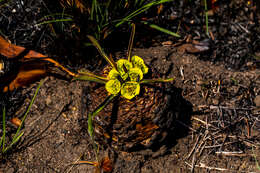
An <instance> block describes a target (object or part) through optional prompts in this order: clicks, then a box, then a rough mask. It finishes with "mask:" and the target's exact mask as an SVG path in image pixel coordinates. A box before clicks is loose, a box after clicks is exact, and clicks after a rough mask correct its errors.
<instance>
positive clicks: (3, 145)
mask: <svg viewBox="0 0 260 173" xmlns="http://www.w3.org/2000/svg"><path fill="white" fill-rule="evenodd" d="M5 135H6V127H5V106H4V107H3V136H2V137H1V141H0V146H1V145H2V152H3V151H4V150H5Z"/></svg>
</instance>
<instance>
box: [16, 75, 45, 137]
mask: <svg viewBox="0 0 260 173" xmlns="http://www.w3.org/2000/svg"><path fill="white" fill-rule="evenodd" d="M43 82H44V80H41V81H40V83H39V85H38V86H37V89H36V91H35V93H34V95H33V98H32V100H31V102H30V104H29V106H28V108H27V110H26V112H25V114H24V116H23V119H22V122H21V125H20V126H19V127H18V129H17V131H16V134H15V135H14V137H13V140H12V141H14V140H16V138H17V136H18V135H19V133H20V131H21V128H22V125H23V124H24V121H25V119H26V117H27V115H28V113H29V111H30V109H31V107H32V105H33V103H34V101H35V99H36V96H37V94H38V92H39V90H40V88H41V86H42V84H43Z"/></svg>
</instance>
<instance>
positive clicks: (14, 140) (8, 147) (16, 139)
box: [3, 132, 24, 153]
mask: <svg viewBox="0 0 260 173" xmlns="http://www.w3.org/2000/svg"><path fill="white" fill-rule="evenodd" d="M23 134H24V132H21V133H20V134H19V135H18V136H17V137H16V138H14V139H13V140H12V142H11V144H10V145H8V146H7V147H6V148H5V150H4V151H3V153H5V152H6V151H8V150H9V149H10V148H12V146H13V145H14V144H16V143H17V142H18V141H19V140H20V138H21V137H22V136H23Z"/></svg>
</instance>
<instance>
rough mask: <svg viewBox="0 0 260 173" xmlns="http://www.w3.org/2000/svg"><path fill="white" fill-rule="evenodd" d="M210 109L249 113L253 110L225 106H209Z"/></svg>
mask: <svg viewBox="0 0 260 173" xmlns="http://www.w3.org/2000/svg"><path fill="white" fill-rule="evenodd" d="M209 108H210V109H234V110H247V111H250V110H252V109H253V108H235V107H227V106H214V105H210V106H209Z"/></svg>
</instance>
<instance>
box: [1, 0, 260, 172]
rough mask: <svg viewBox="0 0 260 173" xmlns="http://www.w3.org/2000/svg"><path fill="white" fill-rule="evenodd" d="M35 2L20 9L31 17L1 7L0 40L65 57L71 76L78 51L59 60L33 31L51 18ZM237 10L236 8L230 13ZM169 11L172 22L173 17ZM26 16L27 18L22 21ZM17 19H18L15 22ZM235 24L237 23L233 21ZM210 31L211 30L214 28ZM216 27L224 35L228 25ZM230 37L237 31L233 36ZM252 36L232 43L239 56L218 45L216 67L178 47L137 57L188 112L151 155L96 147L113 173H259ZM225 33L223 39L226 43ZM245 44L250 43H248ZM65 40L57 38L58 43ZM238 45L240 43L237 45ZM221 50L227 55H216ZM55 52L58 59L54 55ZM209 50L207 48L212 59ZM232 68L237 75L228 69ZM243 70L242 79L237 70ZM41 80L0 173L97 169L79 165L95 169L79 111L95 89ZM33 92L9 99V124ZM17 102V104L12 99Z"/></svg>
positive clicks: (47, 39) (46, 39) (258, 73)
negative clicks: (43, 19)
mask: <svg viewBox="0 0 260 173" xmlns="http://www.w3.org/2000/svg"><path fill="white" fill-rule="evenodd" d="M19 2H21V1H19ZM33 2H34V1H26V2H25V6H26V5H27V6H28V7H30V8H28V9H27V8H20V6H17V5H19V3H15V2H11V3H10V5H9V6H6V7H5V8H4V9H5V10H3V13H2V15H0V21H1V28H3V29H2V30H1V32H3V33H4V34H5V36H6V37H7V38H9V39H10V40H11V41H12V42H13V43H17V44H18V45H21V46H27V47H29V48H33V49H34V50H37V51H39V52H41V53H46V54H52V55H61V54H66V53H67V52H68V54H66V56H64V58H65V60H62V59H58V60H61V62H62V63H64V64H65V65H67V66H70V67H71V68H73V67H72V66H73V63H72V62H71V61H74V60H71V59H69V58H68V57H69V56H70V55H72V54H73V53H72V52H73V51H75V49H76V48H75V47H76V46H75V45H77V44H75V45H74V46H75V47H74V46H72V48H71V50H70V49H69V48H68V47H65V48H64V49H65V51H66V52H65V53H64V52H63V53H61V52H62V50H63V49H62V48H61V47H62V46H54V45H55V44H56V43H57V42H56V41H57V40H53V37H52V36H51V34H50V31H49V29H47V27H46V28H45V27H44V26H43V25H40V26H37V25H35V23H36V21H38V20H39V19H40V18H41V17H42V16H44V15H47V14H48V10H49V9H48V8H47V7H46V6H45V5H46V4H44V3H43V2H42V1H41V3H33ZM22 6H24V5H22ZM238 6H239V5H238V4H237V5H236V4H235V5H234V4H233V5H232V6H231V7H232V8H238ZM32 7H33V8H32ZM40 7H41V8H40ZM225 8H227V7H225ZM225 8H224V9H225ZM241 8H242V7H241ZM248 8H249V7H248ZM13 9H16V11H14V10H13ZM170 9H171V10H170V11H172V12H173V14H175V10H176V9H173V8H170ZM250 9H251V8H250ZM8 10H10V11H12V13H11V14H10V11H8ZM249 11H250V10H249ZM25 13H26V14H27V15H26V16H25V15H23V14H25ZM182 13H184V12H182ZM184 14H188V12H186V13H184ZM192 14H193V13H192ZM18 16H23V17H21V18H17V17H18ZM11 19H16V20H11ZM232 20H234V22H235V21H236V18H235V19H232ZM237 20H238V19H237ZM239 20H241V21H240V24H245V25H246V24H247V23H246V21H245V20H242V18H239ZM25 21H26V22H25ZM243 22H244V23H243ZM21 24H23V25H21ZM211 25H212V26H213V25H214V22H213V23H212V24H211ZM32 26H34V27H32ZM36 26H37V28H35V27H36ZM38 27H39V28H38ZM220 27H224V28H225V23H222V25H221V26H220ZM233 29H234V30H235V29H236V32H235V31H233ZM240 29H241V27H240ZM240 29H238V28H236V24H233V25H230V26H229V27H228V28H227V30H228V31H229V32H232V33H233V34H235V35H236V36H238V35H239V33H241V32H242V31H241V30H240ZM257 29H259V26H258V28H257V26H255V25H254V26H253V27H252V29H249V30H250V31H249V33H247V32H245V33H244V35H243V37H239V38H237V39H234V42H236V43H237V44H238V43H239V46H240V47H242V48H243V49H241V52H237V51H236V50H234V49H233V47H232V46H231V45H232V44H229V43H228V42H225V40H224V38H219V40H218V41H219V42H217V44H216V45H217V46H216V47H215V49H214V51H216V52H215V53H216V54H215V55H217V56H216V57H217V58H216V57H215V58H216V59H217V61H218V62H219V63H216V61H211V60H210V59H205V56H206V57H207V56H209V57H211V58H212V54H208V52H207V53H205V52H203V53H204V54H200V53H196V54H193V53H191V52H190V53H189V51H187V49H186V47H184V49H186V51H183V50H182V49H183V47H180V46H179V47H177V48H176V45H175V44H167V45H166V44H165V43H164V44H159V43H158V42H156V45H157V46H151V47H149V48H136V49H134V50H133V54H136V55H139V56H141V57H142V58H143V59H144V61H145V62H146V64H147V65H148V66H150V67H151V68H153V69H154V70H155V71H157V72H158V73H159V74H160V76H162V77H164V78H167V77H175V81H174V82H173V83H171V84H170V85H172V86H173V87H174V90H173V91H174V92H175V93H176V98H178V99H176V100H175V101H174V102H176V103H178V102H179V103H178V104H176V107H175V109H176V110H186V113H187V114H182V113H179V115H178V117H179V118H178V120H176V127H175V129H174V131H173V132H172V134H170V135H169V136H168V138H166V140H165V141H164V142H162V143H160V144H158V146H156V147H154V148H147V149H142V150H133V151H130V152H125V151H120V150H116V149H112V148H111V147H110V146H108V145H106V144H104V145H99V150H100V151H99V156H100V157H101V158H103V157H105V156H109V157H110V159H111V160H112V161H113V167H114V169H113V172H122V173H124V172H133V173H138V172H144V173H148V172H151V173H152V172H257V171H259V170H258V169H257V167H256V162H255V160H254V156H256V157H257V159H258V160H259V161H260V149H259V148H260V130H259V129H260V119H259V117H260V103H259V101H260V99H259V96H260V70H259V68H258V67H259V66H257V63H258V62H259V61H256V60H255V59H254V60H253V59H250V58H248V57H245V56H244V52H243V51H244V50H246V51H248V52H250V53H253V54H257V53H259V50H257V46H258V48H259V45H257V43H259V33H257V32H256V31H257ZM9 31H10V32H9ZM31 31H34V32H31ZM228 31H227V32H225V34H224V35H223V37H225V36H227V35H229V32H228ZM182 32H183V31H182ZM216 32H217V31H216ZM250 33H251V34H250ZM246 34H249V35H250V36H248V35H246ZM254 34H255V35H254ZM254 36H255V37H254ZM139 37H140V35H139ZM233 37H234V35H232V34H231V35H229V38H233ZM247 37H250V39H249V40H248V39H246V38H247ZM254 38H255V39H254ZM63 39H64V38H63V37H62V38H61V40H63ZM163 39H165V38H162V40H161V41H164V40H163ZM169 39H171V38H169ZM201 39H203V37H202V38H200V40H201ZM66 41H68V40H66ZM221 41H223V42H225V43H223V42H221ZM241 41H243V42H242V43H241V44H240V42H241ZM75 42H77V41H75ZM36 43H37V44H36ZM73 43H74V42H73ZM222 43H223V44H222ZM250 43H253V47H250V48H248V47H247V46H246V45H247V44H250ZM183 44H185V45H186V42H185V43H183V42H181V43H178V45H183ZM188 44H190V42H189V43H188ZM163 45H165V46H163ZM186 46H187V45H186ZM223 47H225V49H224V50H225V51H221V48H223ZM55 48H57V49H56V50H57V52H56V53H53V52H55ZM108 48H109V47H108ZM212 49H213V48H212V47H211V48H210V51H211V50H212ZM78 50H79V49H78ZM257 51H258V52H257ZM225 52H226V53H225ZM108 53H109V52H108ZM234 54H238V56H237V57H235V60H234V61H231V62H230V61H229V60H228V57H232V55H234ZM82 55H84V53H76V54H75V57H77V58H78V57H81V56H82ZM124 55H125V52H122V51H121V52H118V53H115V56H116V57H124ZM226 55H227V56H226ZM247 55H248V54H247ZM239 57H240V58H242V60H241V61H239V60H238V59H239ZM100 59H101V58H100ZM94 60H95V59H94ZM79 62H80V63H82V62H81V60H77V64H76V65H75V64H74V65H75V68H74V69H77V68H78V67H79V66H81V67H89V65H87V64H83V65H79V64H80V63H79ZM99 62H100V61H98V63H93V64H94V65H93V64H90V65H93V66H94V67H96V68H97V69H96V72H100V71H101V70H102V67H103V66H102V65H100V64H101V63H99ZM97 64H98V65H97ZM233 66H234V67H235V68H232V67H233ZM241 66H243V71H242V70H241V69H239V68H240V67H241ZM89 69H93V67H92V68H89ZM234 69H236V70H234ZM43 80H44V83H43V85H42V86H41V89H40V91H39V93H38V95H37V97H36V100H35V103H34V104H33V106H32V108H31V110H30V113H29V115H28V118H27V119H26V121H25V126H24V129H23V131H24V133H25V134H24V135H23V137H22V140H21V141H20V142H19V143H18V144H17V145H16V146H15V147H14V148H13V150H11V151H10V152H9V153H7V154H6V155H4V156H2V158H1V164H0V172H8V173H13V172H94V171H95V167H93V166H92V165H88V164H77V163H78V161H81V160H86V161H96V160H95V154H94V149H93V146H92V143H91V140H90V138H89V135H88V133H87V127H86V126H83V125H82V124H83V123H82V122H83V121H84V120H86V118H87V114H86V112H84V110H83V109H84V105H83V104H82V103H84V99H85V98H83V96H85V95H86V94H85V93H86V92H88V90H86V88H88V87H91V86H92V85H90V83H88V82H80V81H74V82H70V81H66V80H62V79H58V78H55V77H52V76H49V77H46V78H44V79H43ZM37 85H38V83H34V84H32V85H31V86H29V87H27V88H24V89H23V90H21V91H17V93H13V95H14V98H13V97H12V98H13V100H12V99H11V100H9V101H10V102H12V103H14V102H15V104H14V106H13V107H12V109H11V108H10V110H9V112H8V115H9V116H10V117H11V116H12V117H21V116H22V115H23V113H24V112H25V110H26V108H27V106H28V104H29V102H30V100H31V98H32V96H33V94H34V92H35V90H36V87H37ZM17 94H20V95H17ZM9 96H10V95H9ZM17 97H19V98H18V99H15V98H17ZM10 98H11V96H10ZM119 109H120V108H119ZM179 112H182V111H179ZM9 119H10V118H9ZM7 125H8V128H7V131H8V135H11V134H13V133H14V131H15V129H16V128H15V127H14V126H13V125H12V124H11V123H10V122H9V121H8V122H7ZM1 132H2V131H1Z"/></svg>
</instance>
